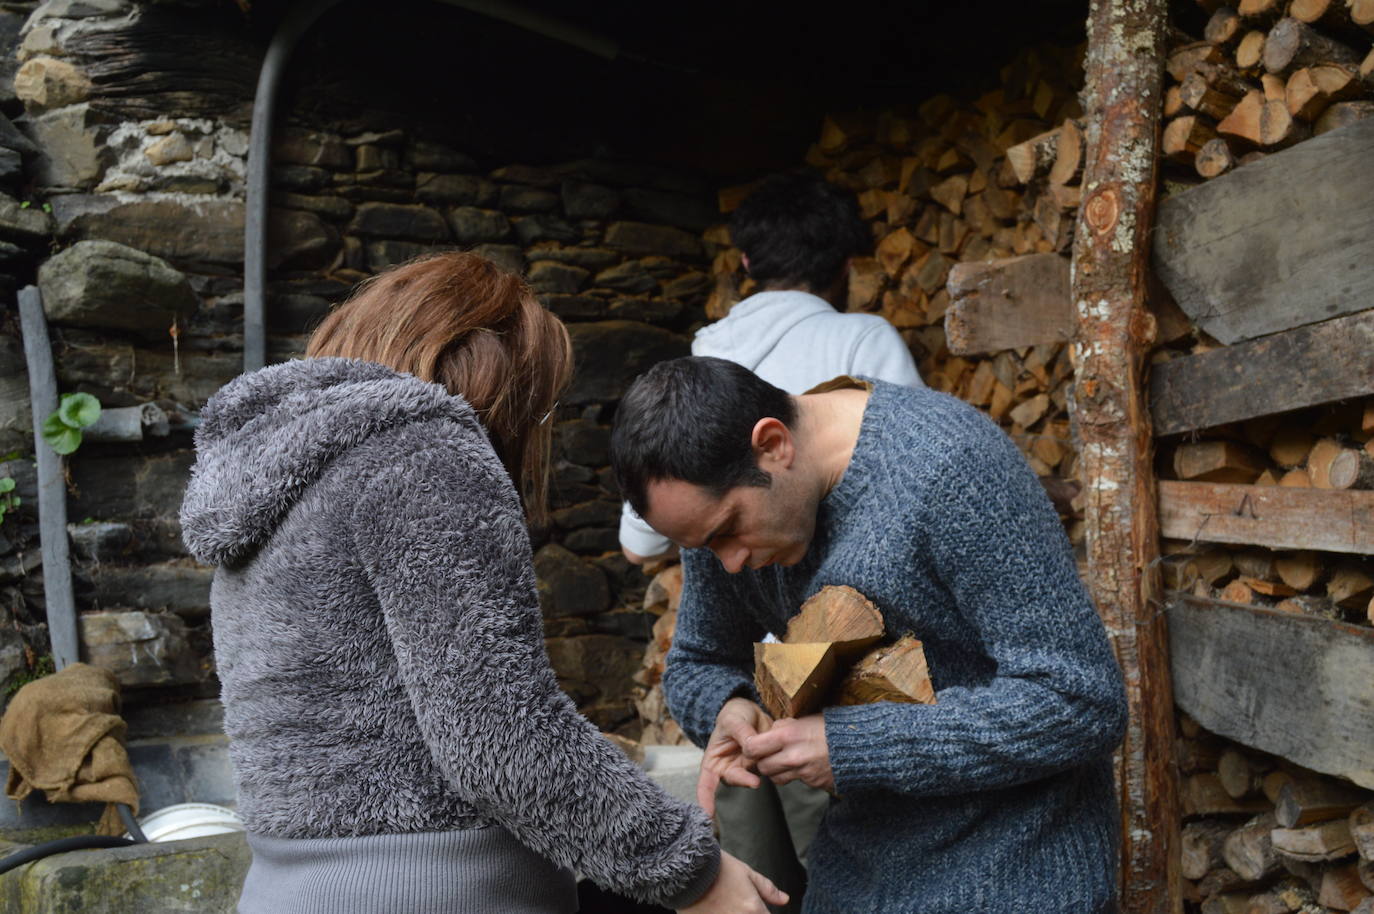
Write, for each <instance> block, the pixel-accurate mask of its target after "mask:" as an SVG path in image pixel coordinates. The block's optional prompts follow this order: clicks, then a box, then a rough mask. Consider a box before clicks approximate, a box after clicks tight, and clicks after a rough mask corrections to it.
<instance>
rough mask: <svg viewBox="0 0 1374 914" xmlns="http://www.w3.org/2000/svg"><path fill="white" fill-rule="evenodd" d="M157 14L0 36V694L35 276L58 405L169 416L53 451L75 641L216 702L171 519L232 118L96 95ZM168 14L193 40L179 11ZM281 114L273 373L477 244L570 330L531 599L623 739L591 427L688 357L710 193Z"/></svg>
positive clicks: (33, 593) (623, 580)
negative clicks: (571, 356) (364, 301)
mask: <svg viewBox="0 0 1374 914" xmlns="http://www.w3.org/2000/svg"><path fill="white" fill-rule="evenodd" d="M157 9H158V8H157V7H145V6H142V5H134V4H128V3H124V2H122V0H49V2H47V3H45V4H43V5H42V6H41V7H39V8H37V9H36V10H34V11H33V13H32V15H31V16H29V17H28V19H27V21H26V22H25V23H24V24H23V27H22V29H21V30H19V29H16V30H11V32H12V34H10V36H9V37H10V40H11V42H12V45H13V46H12V47H11V48H10V49H9V50H8V53H6V54H5V55H4V56H5V58H6V59H7V60H9V62H10V65H12V66H13V67H14V68H15V69H16V75H15V78H14V87H15V93H16V98H17V100H12V101H9V102H5V101H4V100H3V99H0V108H3V110H4V112H5V113H6V114H8V115H9V119H0V193H2V194H3V196H0V273H3V274H4V275H3V276H0V291H3V293H4V296H5V302H6V304H5V309H4V312H3V314H4V324H3V328H0V330H2V331H3V332H0V369H2V370H0V453H3V452H18V453H17V454H11V455H10V456H11V457H12V458H13V459H10V460H8V462H6V463H4V464H3V466H0V477H3V476H6V475H8V476H12V477H13V478H15V479H16V480H17V481H18V491H19V492H20V495H21V497H22V498H23V499H24V504H23V506H22V507H21V508H20V510H19V511H18V512H17V515H12V516H10V517H8V518H7V519H6V520H5V521H4V523H3V526H0V606H3V613H4V618H3V619H0V680H7V681H9V682H14V681H16V680H17V679H18V678H22V677H23V676H24V675H26V674H27V673H28V671H29V670H30V669H31V668H32V667H33V666H34V664H35V662H36V659H37V658H39V657H41V655H43V654H44V653H46V651H47V645H46V633H45V628H44V625H43V622H44V615H43V595H42V583H41V574H40V572H41V568H40V565H39V560H38V552H37V542H36V536H35V525H34V522H33V521H34V517H33V509H34V506H35V503H36V499H35V498H34V497H33V492H32V488H33V468H32V463H31V454H32V449H33V444H32V437H31V432H30V429H31V427H32V418H31V417H30V416H29V412H28V392H27V382H26V379H25V376H24V363H23V355H22V348H21V345H20V341H19V338H18V333H17V321H16V320H15V317H14V313H15V312H14V303H13V302H14V298H13V290H14V289H15V288H17V287H19V286H22V285H26V284H29V283H35V282H36V283H37V284H38V285H39V287H40V289H41V290H42V292H43V293H44V299H45V308H46V310H47V313H48V316H49V322H50V328H51V333H52V336H53V343H54V346H53V348H54V355H55V358H56V361H57V373H58V384H59V389H60V390H61V391H62V392H68V391H85V392H88V393H91V394H93V395H95V396H96V397H98V398H99V399H100V401H101V403H102V404H103V405H104V406H105V407H106V408H118V407H134V406H141V405H143V404H147V403H152V404H155V405H156V406H157V408H158V409H159V410H160V411H161V414H163V415H164V417H165V421H161V422H156V423H150V424H149V425H148V426H147V427H146V428H145V434H144V437H143V440H142V441H138V442H124V443H119V442H109V443H102V442H100V441H88V442H87V443H84V444H83V445H82V447H81V448H80V449H79V450H78V451H77V452H76V454H75V455H73V457H71V458H70V459H69V462H68V464H69V470H70V486H69V518H70V520H71V521H72V525H71V537H72V542H73V545H74V571H75V575H76V588H77V597H78V603H79V606H80V609H81V611H82V613H83V625H82V628H83V634H84V636H85V637H86V638H87V640H88V646H89V649H90V651H91V656H92V658H93V659H96V660H101V658H106V659H104V660H101V662H105V663H107V664H109V665H111V666H113V667H116V668H117V669H118V671H119V674H120V677H121V679H122V680H123V682H124V683H125V685H126V687H127V688H129V689H133V690H138V691H133V692H130V694H131V695H133V696H134V698H135V700H136V701H137V700H140V696H142V697H146V698H147V699H148V700H162V699H166V698H170V697H174V696H183V695H212V694H214V692H215V690H216V684H215V680H214V666H213V658H212V656H211V650H210V638H209V626H208V607H207V602H208V586H209V580H210V574H211V572H210V570H209V569H207V568H204V567H202V566H199V565H197V564H196V563H195V562H194V561H193V560H192V559H190V558H189V557H188V556H187V555H186V554H185V550H184V548H183V547H182V545H181V543H180V536H179V529H178V525H177V520H176V512H177V508H178V505H179V503H180V499H181V494H182V490H183V487H184V484H185V479H186V476H187V472H188V468H189V466H190V464H191V461H192V452H191V435H192V432H193V430H194V427H195V425H196V422H197V416H198V410H199V409H200V407H201V406H202V405H203V404H204V402H205V400H206V398H207V397H208V396H210V394H212V393H213V392H214V391H215V390H216V389H217V388H218V387H219V386H220V385H222V384H223V383H225V382H226V381H228V380H229V379H230V378H232V377H233V376H234V375H235V374H237V373H238V371H239V370H240V367H241V358H242V336H241V333H242V331H241V319H242V304H243V296H242V279H241V271H242V259H243V254H242V251H243V225H244V202H243V201H244V189H245V176H246V156H247V149H248V137H247V130H246V125H245V123H244V116H245V111H244V109H243V106H242V105H241V104H239V105H230V106H226V107H225V108H224V111H225V113H224V114H223V115H222V116H218V117H217V116H213V115H209V114H207V109H209V108H213V105H210V104H208V103H207V102H206V101H205V99H204V97H203V95H201V96H198V95H196V94H194V93H186V92H183V93H180V94H178V93H165V94H163V95H160V96H159V97H158V98H159V101H160V105H161V106H160V107H159V108H158V110H156V111H151V112H150V111H145V110H143V108H141V107H138V106H134V105H131V104H129V103H128V102H127V99H125V98H124V96H122V95H119V94H117V93H116V92H115V91H114V90H113V89H111V88H110V77H109V72H110V69H111V67H112V66H113V65H112V64H109V63H107V62H106V57H104V56H101V54H100V53H99V52H101V51H102V49H105V50H106V51H108V49H109V48H111V47H125V48H128V47H136V46H137V45H138V42H137V41H135V38H136V37H138V36H140V35H142V34H143V33H144V32H146V31H147V30H148V22H147V18H146V17H148V16H150V15H152V13H151V12H150V11H151V10H157ZM6 15H10V16H11V18H12V17H13V16H15V15H17V14H6ZM158 15H165V13H159V14H158ZM0 18H3V16H0ZM178 22H179V25H178V27H179V28H182V29H183V30H185V29H191V30H192V31H194V29H195V25H194V23H195V19H194V17H191V18H186V17H183V18H181V19H179V20H178ZM188 23H189V24H188ZM12 24H13V23H12ZM5 34H6V33H5V32H4V30H3V28H0V40H4V37H5ZM221 40H222V42H223V44H224V51H223V54H224V56H225V57H226V59H233V60H238V59H240V58H243V57H244V51H243V48H244V46H245V44H248V45H251V43H252V36H251V35H250V34H247V33H242V32H234V31H232V30H227V31H224V33H223V35H222V37H221V36H220V33H219V32H216V31H215V29H212V28H211V27H210V25H209V24H207V25H206V26H205V27H204V29H203V30H202V31H201V33H199V34H198V35H197V36H196V41H197V42H200V43H202V44H203V45H205V46H204V47H201V48H200V53H210V54H213V53H214V42H215V41H221ZM0 50H3V49H0ZM240 70H242V71H243V72H240ZM228 72H229V73H230V74H231V76H230V77H226V78H231V77H232V78H235V79H237V80H238V83H236V84H235V85H234V86H231V87H228V88H224V87H214V89H213V91H223V92H224V93H225V94H226V96H233V97H235V98H239V97H241V96H242V94H243V92H244V91H248V92H249V93H250V95H249V97H251V83H250V84H249V85H248V86H247V87H246V88H245V87H244V86H243V85H241V83H242V82H243V80H244V79H250V80H251V79H252V78H255V76H256V74H255V73H254V72H253V71H252V70H251V69H247V70H244V68H237V69H236V68H233V67H230V68H228ZM155 75H156V74H154V76H155ZM152 79H153V77H150V80H152ZM372 88H373V91H374V93H375V90H376V87H372ZM207 91H211V90H207ZM396 91H397V92H398V93H401V92H404V91H407V87H405V86H402V85H398V86H397V87H396ZM144 107H146V106H144ZM279 110H281V111H282V117H280V118H279V123H280V124H281V126H280V127H279V128H278V132H277V134H276V143H275V148H274V150H273V155H272V159H273V170H272V198H271V202H272V210H271V217H270V229H269V241H270V244H269V248H268V250H269V258H268V267H269V285H268V329H269V340H268V351H269V359H270V360H282V359H287V358H291V357H293V356H296V355H299V354H300V352H301V351H302V348H303V345H304V342H305V340H306V338H307V335H308V332H309V330H310V328H311V327H312V326H313V325H314V324H315V323H316V322H318V320H319V319H320V317H321V316H322V315H324V314H325V313H327V311H328V310H329V308H330V307H331V305H333V304H335V303H337V302H338V301H340V300H341V299H342V298H343V297H344V296H345V295H346V294H347V293H348V291H349V290H350V289H351V288H352V287H353V286H354V285H355V284H356V283H357V282H358V281H359V280H362V279H364V278H366V277H367V276H369V275H372V274H374V273H376V272H377V271H379V270H381V269H384V268H385V267H387V266H389V265H392V264H395V263H398V262H401V261H403V260H405V259H407V258H410V257H412V256H414V255H416V254H419V253H422V252H425V251H430V250H437V249H446V248H454V247H460V248H465V249H472V250H476V251H478V252H480V253H482V254H485V255H486V256H489V257H491V258H492V259H493V260H495V261H497V262H498V263H501V264H502V265H504V266H506V267H508V268H510V269H512V270H518V271H521V272H523V273H525V275H526V276H527V277H528V279H529V281H530V283H531V284H532V285H533V286H534V287H535V289H536V290H537V291H538V292H539V293H540V295H541V297H542V298H543V300H544V301H545V303H546V304H547V306H548V307H549V308H550V309H551V310H552V311H553V312H554V313H556V314H558V315H559V316H560V317H562V318H563V319H564V320H565V321H566V322H568V325H569V329H570V331H571V334H572V338H573V343H574V348H575V352H576V356H577V373H576V378H575V380H574V382H573V384H572V387H571V389H570V390H569V391H568V392H567V393H566V394H565V395H564V397H563V398H562V400H561V403H560V406H559V408H558V410H557V414H556V417H555V421H556V426H555V430H556V435H555V447H556V449H557V454H556V457H557V463H556V470H555V478H554V491H553V507H554V509H555V511H554V515H553V523H552V525H551V526H550V527H549V528H548V529H542V530H534V531H532V536H533V541H534V545H535V548H536V549H537V553H536V558H535V564H536V568H537V571H538V573H539V581H540V583H539V587H540V593H539V597H540V602H541V607H542V609H543V611H544V615H545V619H546V624H547V631H548V635H549V640H548V647H549V653H550V657H551V658H552V660H553V662H554V665H555V668H556V669H557V671H558V673H559V675H560V678H561V680H562V682H563V683H564V685H565V687H566V688H567V689H568V691H569V692H570V693H571V694H572V695H573V696H574V697H575V698H576V699H577V701H578V703H579V705H580V706H581V707H582V708H583V710H584V711H585V712H586V713H587V714H588V715H589V716H590V717H591V718H592V720H594V721H595V722H596V723H598V724H599V725H601V726H602V727H603V728H606V729H615V728H622V729H628V730H629V731H630V732H633V731H634V729H635V726H636V725H635V724H634V720H635V711H634V707H633V704H632V702H631V699H630V695H629V690H630V688H631V681H630V675H631V673H632V672H633V671H634V670H635V669H636V668H637V667H638V665H639V661H640V657H641V655H642V653H643V648H644V644H645V643H646V642H647V640H648V638H649V634H650V626H651V624H652V621H653V617H652V616H649V615H647V614H645V613H644V612H642V611H641V610H640V609H639V600H640V596H641V594H642V591H643V586H644V584H645V581H644V579H643V578H642V576H641V575H640V574H639V573H638V571H637V570H635V569H632V568H630V567H629V566H628V565H627V563H625V562H624V560H623V559H622V558H621V557H620V555H619V552H618V546H617V543H616V535H615V528H616V525H617V523H618V510H619V509H618V499H617V498H616V494H615V492H614V486H613V483H612V482H611V480H610V474H609V471H608V468H607V443H608V437H609V423H610V421H611V419H612V416H613V412H614V408H615V404H616V401H617V400H618V398H619V397H620V395H621V394H622V393H623V391H624V389H625V386H626V384H627V383H628V382H629V381H630V380H631V379H632V378H633V377H634V376H635V375H636V374H638V373H639V372H640V371H642V370H643V369H644V368H645V367H647V366H648V365H650V364H652V363H653V362H656V361H658V360H661V359H664V358H669V357H673V356H677V355H681V354H685V353H686V352H687V345H688V342H687V341H688V339H689V337H690V330H691V329H692V328H694V327H695V326H697V325H699V324H700V323H701V322H702V321H703V320H704V318H705V313H704V303H705V299H706V295H707V293H708V292H709V286H710V281H709V279H708V277H707V274H706V268H707V265H708V264H709V262H710V258H711V257H712V256H713V255H714V254H715V253H716V251H715V250H714V248H713V246H711V245H710V244H708V243H706V242H703V241H702V238H701V234H702V231H703V230H704V229H705V228H707V227H708V225H709V224H710V223H712V222H713V221H715V219H716V218H717V216H716V213H715V209H714V206H713V193H712V190H713V189H712V187H711V186H710V184H709V182H707V181H705V180H703V179H701V178H699V177H695V176H692V175H686V174H682V173H680V172H675V171H672V170H668V169H665V168H661V167H656V166H651V165H645V164H632V163H627V162H624V161H616V160H612V159H609V158H596V157H592V158H588V157H579V158H573V159H568V160H565V161H561V162H553V163H549V162H543V163H541V164H538V165H527V164H520V163H509V162H493V161H484V160H482V158H481V157H480V153H479V154H478V155H477V156H474V155H473V154H470V153H471V151H470V150H465V149H460V148H456V146H455V144H453V143H445V142H440V141H436V140H434V139H432V138H431V136H430V135H429V134H428V133H427V131H425V130H424V129H423V125H421V126H420V127H416V126H415V125H414V124H411V123H404V124H400V125H398V126H396V127H394V128H387V127H386V125H385V123H382V122H380V121H379V119H376V118H374V119H373V122H372V123H371V124H370V125H368V126H361V127H360V126H358V125H357V124H354V123H349V124H340V123H317V122H311V121H310V120H309V118H308V112H309V110H310V106H309V104H308V99H300V98H296V99H291V100H288V101H284V102H283V103H282V104H281V105H280V106H279ZM11 121H13V122H14V123H13V125H11ZM14 128H17V129H14ZM21 166H22V167H21ZM0 686H3V682H0Z"/></svg>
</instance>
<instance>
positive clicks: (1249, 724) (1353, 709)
mask: <svg viewBox="0 0 1374 914" xmlns="http://www.w3.org/2000/svg"><path fill="white" fill-rule="evenodd" d="M1168 616H1169V644H1170V647H1169V649H1170V654H1171V656H1172V658H1173V677H1174V696H1175V699H1176V700H1177V701H1178V706H1179V707H1180V708H1181V709H1183V710H1184V711H1186V712H1187V713H1188V714H1189V716H1191V717H1192V718H1193V719H1194V720H1196V721H1197V722H1198V723H1199V724H1201V725H1202V726H1203V727H1205V728H1206V729H1208V730H1210V731H1212V732H1213V733H1217V734H1220V735H1222V736H1225V737H1228V738H1230V739H1233V740H1236V741H1237V742H1240V743H1243V744H1245V745H1247V746H1253V747H1255V748H1256V749H1262V750H1264V751H1265V752H1272V753H1274V754H1275V755H1279V756H1282V757H1283V758H1286V759H1288V760H1289V761H1292V762H1296V763H1297V764H1299V765H1302V766H1304V767H1306V768H1311V769H1312V770H1314V771H1320V772H1322V773H1324V774H1333V775H1338V776H1340V777H1345V778H1349V779H1350V780H1352V781H1354V782H1355V783H1356V784H1359V785H1361V786H1362V787H1369V788H1374V702H1371V701H1370V700H1369V684H1370V683H1371V682H1374V629H1371V628H1368V627H1365V626H1359V625H1347V624H1345V623H1341V622H1331V621H1329V620H1326V619H1317V618H1313V617H1310V616H1295V615H1293V614H1291V613H1284V612H1278V611H1276V610H1268V609H1262V608H1259V607H1254V606H1239V605H1236V604H1233V603H1222V602H1220V601H1217V600H1205V599H1202V598H1200V597H1193V596H1186V595H1182V594H1172V595H1171V596H1170V599H1169V603H1168ZM1256 658H1263V662H1258V663H1257V662H1256ZM1275 683H1283V688H1275Z"/></svg>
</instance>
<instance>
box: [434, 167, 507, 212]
mask: <svg viewBox="0 0 1374 914" xmlns="http://www.w3.org/2000/svg"><path fill="white" fill-rule="evenodd" d="M415 197H416V199H418V200H420V201H421V202H422V203H456V204H461V205H464V206H486V205H487V204H489V203H492V202H495V200H496V185H495V184H493V183H491V182H490V181H488V180H486V179H485V178H478V177H475V176H473V175H443V174H431V173H427V172H424V173H421V174H418V175H416V176H415Z"/></svg>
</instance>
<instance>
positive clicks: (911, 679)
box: [754, 585, 935, 719]
mask: <svg viewBox="0 0 1374 914" xmlns="http://www.w3.org/2000/svg"><path fill="white" fill-rule="evenodd" d="M884 635H885V631H884V627H883V617H882V614H881V613H880V612H879V611H878V609H877V607H875V606H874V605H873V604H872V603H870V602H869V601H868V600H867V599H866V598H865V597H864V596H863V594H861V593H859V592H858V591H857V590H855V589H854V588H852V587H837V586H833V585H829V586H826V587H822V588H821V589H820V591H819V592H817V594H816V595H815V596H813V597H812V598H811V599H809V600H807V601H806V602H805V603H803V604H802V607H801V609H800V610H799V611H798V613H797V615H796V616H794V617H793V618H792V620H791V621H790V622H788V624H787V633H786V634H785V635H784V636H783V638H782V640H781V641H780V642H761V643H759V644H756V645H754V684H755V685H756V686H757V688H758V693H759V697H760V698H761V699H762V700H763V706H764V709H765V710H767V711H768V713H769V714H771V715H772V716H773V717H774V718H775V719H776V718H783V717H801V716H803V715H806V714H811V713H814V712H816V711H819V710H820V709H821V708H823V707H826V706H828V705H857V704H868V703H870V702H875V701H896V702H903V703H915V704H934V703H935V689H934V687H933V686H932V685H931V682H930V672H929V670H928V669H927V667H926V659H925V651H924V650H923V649H922V647H921V642H920V641H918V640H917V639H916V638H913V637H912V636H910V635H905V636H903V637H901V638H899V639H897V640H896V641H895V642H892V643H887V644H882V643H880V642H882V640H883V638H884Z"/></svg>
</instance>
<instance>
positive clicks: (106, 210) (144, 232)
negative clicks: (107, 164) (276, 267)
mask: <svg viewBox="0 0 1374 914" xmlns="http://www.w3.org/2000/svg"><path fill="white" fill-rule="evenodd" d="M71 196H72V197H74V198H75V199H72V200H67V199H65V198H63V197H58V198H56V199H54V200H53V215H54V216H56V217H57V224H58V231H59V233H60V234H62V235H64V236H67V237H73V238H77V239H81V238H112V239H113V238H117V239H119V240H120V241H121V242H122V243H124V244H127V245H128V246H129V247H132V248H136V249H138V250H140V251H146V252H147V253H149V254H153V255H155V256H157V257H162V258H164V259H166V260H169V261H179V262H186V261H189V262H195V263H199V262H206V263H217V264H232V265H235V266H237V265H240V264H242V263H243V211H244V207H243V204H242V203H241V202H238V201H233V200H205V201H202V202H199V203H197V204H196V205H195V206H190V205H186V204H182V203H179V202H177V201H174V200H142V201H138V202H135V203H121V202H119V201H118V200H114V199H112V198H110V197H107V196H104V195H98V194H97V195H85V194H83V195H71Z"/></svg>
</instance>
